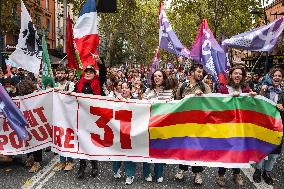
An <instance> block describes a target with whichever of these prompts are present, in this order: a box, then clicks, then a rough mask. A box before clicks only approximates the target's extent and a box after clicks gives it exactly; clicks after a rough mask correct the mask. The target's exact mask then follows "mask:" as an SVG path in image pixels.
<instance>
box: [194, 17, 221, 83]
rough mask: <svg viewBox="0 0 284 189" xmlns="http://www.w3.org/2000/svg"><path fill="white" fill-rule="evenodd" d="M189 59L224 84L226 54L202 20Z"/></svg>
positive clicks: (204, 20)
mask: <svg viewBox="0 0 284 189" xmlns="http://www.w3.org/2000/svg"><path fill="white" fill-rule="evenodd" d="M190 55H191V58H192V59H193V60H195V61H197V62H198V63H200V64H202V65H203V66H204V69H205V71H206V72H207V73H209V74H211V75H212V76H213V77H214V79H215V80H216V81H218V82H219V83H223V84H225V83H226V70H225V68H226V54H225V52H224V50H223V49H222V48H221V46H220V45H219V44H218V42H217V41H216V39H215V38H214V36H213V34H212V32H211V31H210V29H209V27H208V24H207V21H206V19H203V21H202V23H201V25H200V27H199V31H198V34H197V36H196V39H195V42H194V44H193V47H192V49H191V53H190Z"/></svg>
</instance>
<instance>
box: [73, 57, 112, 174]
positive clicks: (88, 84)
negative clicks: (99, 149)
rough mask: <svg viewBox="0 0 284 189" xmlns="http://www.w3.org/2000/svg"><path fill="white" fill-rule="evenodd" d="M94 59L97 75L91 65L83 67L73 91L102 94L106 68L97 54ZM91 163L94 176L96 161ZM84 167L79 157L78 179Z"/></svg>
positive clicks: (96, 171)
mask: <svg viewBox="0 0 284 189" xmlns="http://www.w3.org/2000/svg"><path fill="white" fill-rule="evenodd" d="M95 61H96V62H97V63H98V66H99V68H100V70H99V75H98V74H96V70H95V68H94V66H93V65H88V66H87V67H86V68H85V70H84V73H83V74H82V77H81V79H80V80H79V81H78V82H77V84H76V86H75V89H74V92H77V93H84V94H93V95H102V96H104V93H103V90H102V87H101V84H103V83H104V82H105V78H106V77H105V75H106V73H105V71H106V68H105V65H104V64H103V62H102V61H101V60H100V58H99V56H97V55H96V56H95ZM91 165H92V173H91V174H92V176H93V177H96V176H97V175H98V163H97V161H96V160H91ZM86 167H87V162H86V160H85V159H80V167H79V170H78V179H83V178H84V174H85V169H86Z"/></svg>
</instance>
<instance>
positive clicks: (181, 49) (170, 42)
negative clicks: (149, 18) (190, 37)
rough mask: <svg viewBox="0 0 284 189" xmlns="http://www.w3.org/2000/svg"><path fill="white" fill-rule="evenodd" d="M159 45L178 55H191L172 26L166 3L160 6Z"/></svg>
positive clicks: (187, 56)
mask: <svg viewBox="0 0 284 189" xmlns="http://www.w3.org/2000/svg"><path fill="white" fill-rule="evenodd" d="M159 25H160V31H159V46H160V48H162V49H164V50H165V51H167V52H170V53H174V54H176V55H178V56H184V57H186V58H189V57H190V51H189V50H188V49H187V48H186V47H185V46H183V45H182V44H181V42H180V40H179V39H178V37H177V36H176V34H175V32H174V30H173V29H172V27H171V24H170V21H169V20H168V18H167V15H166V12H165V9H164V5H163V4H161V7H160V17H159Z"/></svg>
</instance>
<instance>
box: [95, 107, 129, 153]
mask: <svg viewBox="0 0 284 189" xmlns="http://www.w3.org/2000/svg"><path fill="white" fill-rule="evenodd" d="M113 111H114V110H113V109H108V108H100V107H92V106H91V107H90V113H91V114H93V115H96V116H100V118H99V119H98V120H97V121H96V124H97V126H98V127H99V128H102V129H104V139H103V140H102V139H101V138H100V135H98V134H94V133H91V139H92V143H93V144H95V145H96V146H99V147H110V146H112V145H113V139H114V134H113V131H112V129H111V128H110V127H109V126H108V123H109V121H110V120H111V119H112V118H113ZM115 119H116V120H119V121H120V144H121V148H122V149H132V146H131V137H130V130H131V119H132V112H131V111H128V110H119V111H115Z"/></svg>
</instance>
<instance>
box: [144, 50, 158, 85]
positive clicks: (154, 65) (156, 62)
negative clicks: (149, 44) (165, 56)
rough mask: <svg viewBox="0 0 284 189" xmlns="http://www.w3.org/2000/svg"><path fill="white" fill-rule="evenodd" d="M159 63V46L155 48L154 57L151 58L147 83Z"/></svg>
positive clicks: (149, 82)
mask: <svg viewBox="0 0 284 189" xmlns="http://www.w3.org/2000/svg"><path fill="white" fill-rule="evenodd" d="M159 63H160V50H159V47H158V48H157V49H156V50H155V55H154V58H153V60H152V64H151V67H150V72H149V73H148V77H147V83H148V84H151V77H152V75H153V73H154V72H155V71H156V70H157V69H159Z"/></svg>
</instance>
